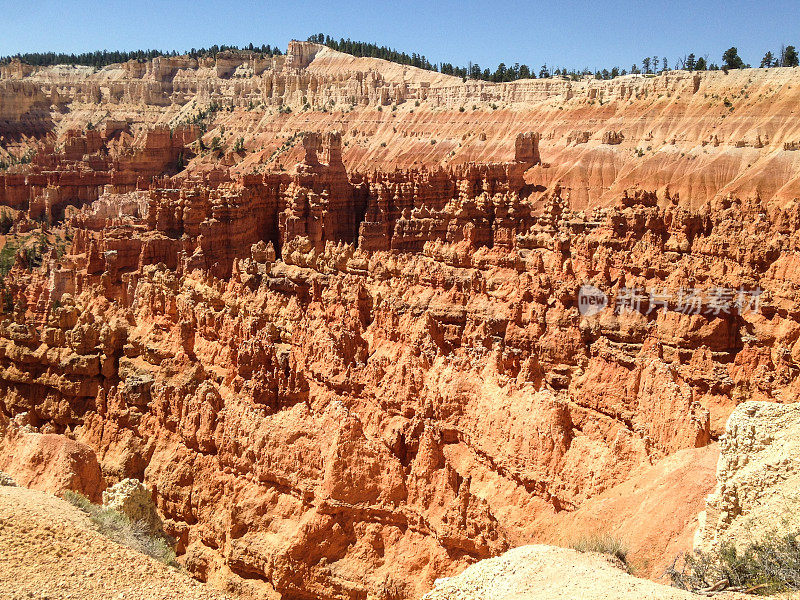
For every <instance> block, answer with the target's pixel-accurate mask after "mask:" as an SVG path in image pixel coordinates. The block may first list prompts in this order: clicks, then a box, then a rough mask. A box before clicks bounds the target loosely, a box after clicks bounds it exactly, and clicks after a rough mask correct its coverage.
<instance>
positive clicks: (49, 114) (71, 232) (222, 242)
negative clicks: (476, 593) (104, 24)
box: [0, 42, 800, 600]
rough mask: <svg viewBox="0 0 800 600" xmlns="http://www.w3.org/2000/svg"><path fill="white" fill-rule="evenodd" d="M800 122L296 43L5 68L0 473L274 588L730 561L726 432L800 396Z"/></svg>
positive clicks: (393, 591) (685, 98)
mask: <svg viewBox="0 0 800 600" xmlns="http://www.w3.org/2000/svg"><path fill="white" fill-rule="evenodd" d="M798 100H800V71H798V70H797V69H792V68H772V69H746V70H741V71H733V70H732V71H729V72H722V71H720V72H704V73H690V72H685V71H672V72H667V73H664V74H661V75H658V76H655V77H648V76H637V75H630V76H624V77H619V78H616V79H614V80H611V81H597V80H589V79H586V80H579V81H567V80H562V79H541V80H524V81H516V82H511V83H504V84H492V83H487V82H477V81H471V80H468V81H462V80H461V79H458V78H453V77H450V76H446V75H441V74H439V73H434V72H429V71H423V70H420V69H415V68H413V67H407V66H402V65H398V64H393V63H389V62H386V61H382V60H378V59H370V58H356V57H352V56H349V55H346V54H342V53H339V52H335V51H333V50H331V49H329V48H326V47H324V46H320V45H317V44H311V43H308V42H292V43H291V44H290V46H289V49H288V52H287V54H286V55H284V56H274V57H265V56H261V55H257V54H248V53H220V54H218V55H217V56H216V58H212V57H206V58H200V59H192V58H188V57H159V58H156V59H154V60H152V61H148V62H136V61H131V62H129V63H125V64H121V65H112V66H109V67H105V68H102V69H99V70H94V69H92V68H88V67H66V66H54V67H31V66H29V65H24V64H22V63H19V62H11V63H10V64H7V65H3V66H0V160H6V161H7V162H8V163H14V164H10V166H8V167H7V168H6V169H5V170H3V171H0V207H1V208H0V211H6V212H4V213H2V214H3V215H8V217H9V219H11V220H12V223H11V224H10V225H9V231H8V233H7V234H6V235H5V237H4V243H5V248H4V253H6V254H7V255H8V258H9V261H10V262H12V263H13V264H9V265H8V267H9V268H8V272H7V274H6V275H5V276H4V278H3V284H2V289H1V290H0V292H2V303H0V304H2V308H3V314H2V321H0V469H2V470H3V471H5V472H7V473H9V474H11V475H12V476H13V477H14V478H15V479H16V480H17V482H19V483H21V484H23V485H26V486H28V487H34V488H39V489H46V490H47V491H54V492H55V491H62V490H64V489H73V490H77V491H81V492H82V493H84V494H86V495H87V496H89V497H91V498H93V499H98V498H99V497H100V495H101V493H102V491H103V489H105V487H106V486H110V485H112V484H114V483H116V482H118V481H121V480H123V479H126V478H134V479H138V480H140V481H142V482H143V483H144V484H145V485H146V486H147V488H148V489H150V490H151V491H152V495H153V500H154V501H155V504H156V506H157V508H158V510H159V512H160V513H161V516H162V519H163V521H164V527H165V529H166V531H167V533H169V534H170V535H171V536H173V537H174V538H175V539H176V544H177V552H178V556H179V561H180V562H181V564H182V565H183V566H184V567H185V568H186V570H187V571H188V572H189V573H190V574H191V575H192V576H194V577H195V578H197V579H199V580H201V581H207V582H210V583H212V584H214V585H215V586H217V587H221V588H224V589H226V590H228V591H238V592H240V593H241V595H243V596H251V597H254V598H256V597H260V598H273V597H279V596H277V595H282V596H283V597H285V598H299V599H309V600H310V599H334V598H336V599H340V598H342V599H343V598H347V599H367V598H369V599H372V598H376V599H377V598H386V599H392V600H394V599H397V600H400V599H404V598H420V597H422V596H423V595H424V594H425V593H426V592H429V591H430V590H431V589H432V588H433V586H434V582H435V581H436V580H437V579H438V578H442V577H449V576H454V575H457V574H458V573H460V572H462V571H464V569H466V568H467V567H469V566H470V565H473V564H475V563H476V562H479V561H481V560H483V559H490V558H491V557H497V556H500V555H502V554H503V553H505V552H506V551H508V550H510V549H512V548H516V547H518V546H523V545H526V544H533V543H566V544H568V543H570V542H571V541H574V540H576V539H578V538H580V537H581V536H583V535H586V533H587V532H588V533H607V532H609V531H611V532H613V533H614V534H615V535H619V536H622V537H625V538H627V542H628V543H629V545H630V547H631V556H630V559H631V561H632V562H633V563H634V564H635V566H636V568H637V573H638V574H641V575H645V576H649V577H651V578H654V579H659V578H661V577H662V576H663V573H664V571H665V569H666V567H667V566H669V564H670V563H671V562H672V560H673V559H674V557H675V556H677V555H678V554H680V553H681V552H684V551H686V550H689V549H690V547H691V539H692V537H693V535H694V531H695V529H696V528H697V527H698V525H701V526H702V527H704V528H706V529H704V531H705V534H704V535H706V537H711V538H713V536H714V532H713V531H710V532H709V531H708V530H707V529H708V527H712V526H713V517H715V516H716V515H717V514H718V513H719V511H720V507H719V501H715V500H713V497H712V499H710V500H709V501H708V507H707V505H706V496H707V495H709V494H712V492H714V491H715V486H717V481H716V479H715V466H716V461H717V457H718V453H719V448H718V446H719V445H720V444H719V443H718V442H719V440H720V439H721V438H722V437H723V434H724V433H725V431H726V423H727V422H728V418H729V416H730V415H731V413H732V412H733V411H734V410H735V409H736V407H737V406H738V405H740V404H742V403H744V402H748V401H761V402H770V403H775V404H776V405H777V404H784V403H790V402H793V401H794V399H795V398H796V396H797V393H798V390H800V379H799V378H798V375H799V374H800V368H798V363H799V362H800V324H798V322H799V321H798V319H799V317H800V302H799V301H800V293H799V292H798V273H799V272H800V258H799V257H800V234H798V230H800V205H798V202H797V198H798V196H800V158H798V157H800V152H798V148H800V119H798V118H797V117H798V115H797V114H795V111H797V110H800V109H798V108H797V107H798V106H800V103H798ZM23 156H26V157H29V160H24V161H23V160H19V158H20V157H23ZM13 159H16V160H13ZM16 163H19V164H16ZM37 253H38V254H37ZM0 258H2V256H0ZM590 286H591V287H590ZM587 290H589V291H591V292H592V293H593V294H595V295H596V294H598V293H599V294H602V297H603V298H604V299H605V301H606V302H607V303H608V305H607V306H605V307H604V308H602V309H601V310H596V311H593V310H589V311H587V310H585V308H586V307H585V305H583V304H581V302H582V298H584V297H585V294H586V292H587ZM687 299H689V300H691V302H692V303H691V304H687ZM764 410H766V409H764ZM722 445H723V446H724V448H723V450H725V449H726V448H728V446H726V445H725V444H722ZM726 460H727V459H726ZM730 462H731V463H732V464H734V463H735V462H736V461H735V460H734V459H731V460H730ZM721 464H722V463H721ZM60 471H63V472H60ZM71 471H75V472H76V473H77V475H76V476H74V477H70V476H69V473H70V472H71ZM706 508H708V511H707V513H708V514H709V515H710V517H709V518H708V519H706V520H705V521H704V522H703V523H698V515H699V514H700V513H701V511H704V509H706ZM653 515H659V516H660V517H659V519H658V520H657V521H656V520H655V519H654V518H653ZM709 519H710V520H709ZM559 556H561V555H559ZM537 560H538V559H537ZM676 597H677V596H676Z"/></svg>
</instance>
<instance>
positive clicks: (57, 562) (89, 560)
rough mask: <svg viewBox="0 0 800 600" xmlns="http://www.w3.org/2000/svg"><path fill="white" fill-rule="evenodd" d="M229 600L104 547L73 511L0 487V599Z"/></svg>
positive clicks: (51, 499) (129, 553) (125, 551)
mask: <svg viewBox="0 0 800 600" xmlns="http://www.w3.org/2000/svg"><path fill="white" fill-rule="evenodd" d="M230 597H231V596H228V595H227V594H224V593H222V592H219V591H216V590H212V589H210V588H208V587H207V586H205V585H203V584H201V583H199V582H197V581H195V580H193V579H191V578H190V577H189V576H188V575H185V574H184V573H181V572H179V571H177V570H175V569H173V568H171V567H167V566H166V565H163V564H161V563H159V562H157V561H156V560H153V559H151V558H149V557H147V556H145V555H143V554H140V553H138V552H136V551H134V550H131V549H129V548H126V547H124V546H120V545H118V544H116V543H114V542H112V541H110V540H109V539H107V538H105V537H104V536H102V535H101V534H99V533H97V532H96V531H94V530H93V528H92V524H91V522H90V521H89V519H88V518H87V517H86V516H85V515H84V514H83V513H82V512H81V511H80V510H79V509H77V508H75V507H74V506H72V505H71V504H69V503H67V502H65V501H64V500H61V499H60V498H56V497H55V496H51V495H49V494H45V493H43V492H37V491H34V490H27V489H25V488H19V487H0V598H3V599H6V598H8V599H13V600H17V599H19V600H21V599H22V598H26V599H27V598H40V599H44V598H47V599H50V600H58V599H61V598H74V599H76V600H77V599H80V600H104V599H106V598H114V599H116V598H120V599H122V598H128V599H136V600H156V599H158V600H162V599H167V598H181V599H197V600H222V599H225V598H230Z"/></svg>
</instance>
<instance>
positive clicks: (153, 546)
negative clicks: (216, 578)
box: [64, 491, 179, 567]
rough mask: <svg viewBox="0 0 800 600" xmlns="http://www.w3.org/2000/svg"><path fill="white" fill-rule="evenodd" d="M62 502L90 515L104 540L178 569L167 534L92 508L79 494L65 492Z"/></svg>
mask: <svg viewBox="0 0 800 600" xmlns="http://www.w3.org/2000/svg"><path fill="white" fill-rule="evenodd" d="M64 500H66V501H67V502H69V503H70V504H72V505H73V506H76V507H78V508H79V509H81V510H82V511H83V512H85V513H86V514H87V515H89V519H90V520H91V521H92V523H93V524H94V525H95V527H97V530H98V531H99V532H100V533H101V534H103V535H104V536H106V537H107V538H109V539H111V540H113V541H115V542H116V543H118V544H122V545H123V546H128V547H129V548H132V549H134V550H136V551H138V552H141V553H142V554H147V555H148V556H152V557H153V558H155V559H156V560H158V561H160V562H162V563H164V564H165V565H169V566H171V567H178V566H179V565H178V563H177V562H176V561H175V550H174V549H173V546H174V540H173V539H172V538H170V537H169V536H167V535H166V534H163V533H161V534H159V533H153V531H151V529H150V527H149V526H148V525H147V524H146V523H144V522H143V521H131V520H130V519H129V518H128V517H127V516H126V515H124V514H122V513H120V512H117V511H116V510H113V509H111V508H106V507H103V506H99V505H97V504H92V502H91V501H90V500H89V499H88V498H87V497H86V496H84V495H83V494H80V493H78V492H73V491H66V492H64Z"/></svg>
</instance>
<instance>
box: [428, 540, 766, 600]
mask: <svg viewBox="0 0 800 600" xmlns="http://www.w3.org/2000/svg"><path fill="white" fill-rule="evenodd" d="M703 597H704V596H700V595H697V594H692V593H690V592H687V591H684V590H679V589H677V588H673V587H669V586H666V585H661V584H659V583H655V582H652V581H648V580H645V579H639V578H637V577H634V576H632V575H628V574H627V573H625V572H624V571H623V570H622V569H621V568H620V566H618V565H616V564H614V563H613V561H612V559H609V558H608V557H606V556H603V555H601V554H594V553H581V552H578V551H576V550H572V549H569V548H557V547H555V546H541V545H533V546H521V547H519V548H514V549H513V550H509V551H508V552H506V553H505V554H503V555H502V556H498V557H495V558H490V559H487V560H482V561H480V562H478V563H476V564H475V565H473V566H471V567H469V568H468V569H467V570H466V571H464V572H463V573H461V574H460V575H457V576H456V577H449V578H445V579H440V580H439V581H438V582H437V585H436V586H435V588H434V589H433V590H432V591H431V592H429V593H428V594H426V595H425V596H424V597H423V600H512V599H514V600H578V599H592V600H645V599H647V600H650V599H652V600H656V599H658V600H692V599H699V598H703ZM716 597H717V598H725V599H726V600H732V599H734V598H748V597H752V596H745V595H743V594H721V595H718V596H716Z"/></svg>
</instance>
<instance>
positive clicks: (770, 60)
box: [760, 52, 775, 68]
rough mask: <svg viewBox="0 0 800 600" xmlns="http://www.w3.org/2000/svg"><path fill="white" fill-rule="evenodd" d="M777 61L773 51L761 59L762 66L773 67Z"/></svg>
mask: <svg viewBox="0 0 800 600" xmlns="http://www.w3.org/2000/svg"><path fill="white" fill-rule="evenodd" d="M774 63H775V57H774V56H773V55H772V52H767V53H766V54H765V55H764V58H762V59H761V65H760V66H761V67H767V68H769V67H771V66H772V65H773V64H774Z"/></svg>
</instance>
